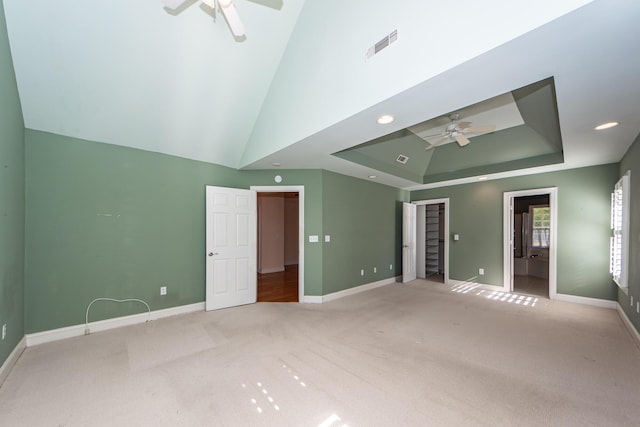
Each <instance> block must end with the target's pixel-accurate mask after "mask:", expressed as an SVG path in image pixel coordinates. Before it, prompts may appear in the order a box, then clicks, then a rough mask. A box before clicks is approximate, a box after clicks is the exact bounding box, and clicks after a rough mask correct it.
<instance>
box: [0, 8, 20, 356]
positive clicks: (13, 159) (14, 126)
mask: <svg viewBox="0 0 640 427" xmlns="http://www.w3.org/2000/svg"><path fill="white" fill-rule="evenodd" d="M23 298H24V122H23V119H22V109H21V106H20V98H19V97H18V87H17V84H16V77H15V73H14V70H13V62H12V60H11V52H10V50H9V41H8V38H7V27H6V24H5V17H4V6H3V4H2V2H0V328H1V327H2V325H4V324H6V325H7V336H6V338H5V339H4V340H2V341H0V365H2V364H3V363H4V361H5V360H6V359H7V357H8V356H9V354H10V353H11V351H13V349H14V348H15V346H16V345H17V344H18V342H20V340H21V339H22V337H23V336H24V301H23Z"/></svg>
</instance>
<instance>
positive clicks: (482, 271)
mask: <svg viewBox="0 0 640 427" xmlns="http://www.w3.org/2000/svg"><path fill="white" fill-rule="evenodd" d="M478 274H479V275H481V276H484V268H479V269H478Z"/></svg>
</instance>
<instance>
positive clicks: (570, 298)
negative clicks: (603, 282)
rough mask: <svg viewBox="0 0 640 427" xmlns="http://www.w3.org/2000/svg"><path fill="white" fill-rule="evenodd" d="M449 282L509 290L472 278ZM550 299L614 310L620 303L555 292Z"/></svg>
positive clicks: (471, 286)
mask: <svg viewBox="0 0 640 427" xmlns="http://www.w3.org/2000/svg"><path fill="white" fill-rule="evenodd" d="M449 284H450V285H452V286H454V287H455V286H469V287H470V288H473V289H475V288H478V289H487V290H490V291H496V292H507V291H505V290H504V288H503V287H502V286H495V285H483V284H481V283H476V282H472V281H470V280H467V281H463V280H453V279H451V280H449ZM507 293H508V292H507ZM514 293H517V291H514ZM549 299H552V300H556V301H564V302H571V303H574V304H584V305H592V306H594V307H603V308H610V309H612V310H615V309H616V306H617V305H618V303H617V302H616V301H611V300H606V299H599V298H589V297H579V296H576V295H568V294H555V295H552V296H551V297H550V298H549Z"/></svg>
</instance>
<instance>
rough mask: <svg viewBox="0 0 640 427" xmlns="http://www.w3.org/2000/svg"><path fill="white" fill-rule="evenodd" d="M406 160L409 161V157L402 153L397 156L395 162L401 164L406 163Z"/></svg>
mask: <svg viewBox="0 0 640 427" xmlns="http://www.w3.org/2000/svg"><path fill="white" fill-rule="evenodd" d="M407 161H409V158H408V157H407V156H405V155H404V154H399V155H398V158H397V159H396V162H398V163H402V164H403V165H406V164H407Z"/></svg>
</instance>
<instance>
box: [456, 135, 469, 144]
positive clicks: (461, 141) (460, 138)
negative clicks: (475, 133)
mask: <svg viewBox="0 0 640 427" xmlns="http://www.w3.org/2000/svg"><path fill="white" fill-rule="evenodd" d="M456 141H458V145H459V146H460V147H464V146H465V145H467V144H468V143H470V142H471V141H469V140H468V139H467V137H466V136H464V135H462V134H458V135H456Z"/></svg>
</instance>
